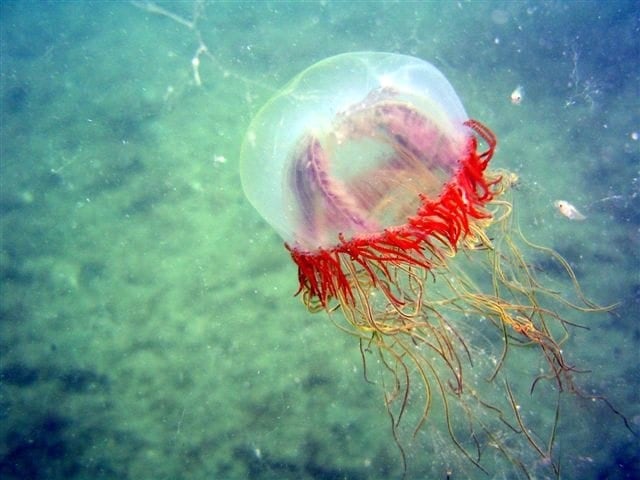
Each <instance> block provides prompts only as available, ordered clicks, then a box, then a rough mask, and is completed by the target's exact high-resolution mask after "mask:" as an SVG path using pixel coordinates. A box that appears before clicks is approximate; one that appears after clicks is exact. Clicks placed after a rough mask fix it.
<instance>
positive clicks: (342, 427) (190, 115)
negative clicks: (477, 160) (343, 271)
mask: <svg viewBox="0 0 640 480" xmlns="http://www.w3.org/2000/svg"><path fill="white" fill-rule="evenodd" d="M639 39H640V6H639V4H638V2H634V1H630V2H609V3H606V4H605V3H604V2H580V3H573V2H556V1H548V2H518V3H512V2H429V3H423V2H416V3H414V2H351V3H342V2H313V3H312V2H179V3H178V2H157V3H150V2H144V1H140V2H129V3H127V2H38V3H34V2H2V3H0V99H1V102H2V103H1V107H0V121H1V123H0V129H1V130H0V222H1V223H0V228H1V244H0V276H1V277H0V282H1V284H0V288H1V291H0V477H2V478H3V479H13V478H48V479H56V478H65V479H81V478H92V479H96V478H98V479H99V478H118V479H126V478H130V479H141V478H149V479H151V478H153V479H163V478H164V479H178V478H189V479H200V478H201V479H204V478H207V479H211V478H216V479H217V478H220V479H245V478H247V479H260V480H261V479H282V478H292V479H293V478H295V479H386V478H401V477H402V475H403V471H402V463H401V461H400V455H399V452H398V448H397V446H396V444H395V442H394V440H393V437H392V434H391V429H390V425H389V417H388V416H387V412H386V409H385V406H384V397H383V391H382V388H381V387H380V385H371V384H369V383H367V382H366V381H365V380H364V378H363V371H362V370H363V367H362V359H361V355H360V351H359V349H358V345H357V342H356V341H355V340H354V339H353V338H352V337H350V336H348V335H344V334H342V333H341V332H340V331H339V330H337V329H336V328H335V326H334V325H332V322H331V321H330V320H329V319H328V318H327V316H326V315H325V314H322V313H318V314H311V313H309V312H308V311H307V309H306V308H305V307H304V305H303V304H302V302H301V301H300V300H299V299H296V298H293V294H294V293H295V291H296V289H297V286H298V285H297V276H296V270H295V268H294V265H293V263H292V262H291V258H290V256H289V254H288V252H287V251H286V250H285V248H284V247H283V244H282V241H281V239H280V238H279V237H278V236H277V235H276V234H275V233H274V232H273V231H272V230H271V228H270V227H269V226H268V225H267V224H266V223H265V222H264V221H263V220H262V219H261V218H260V216H259V215H258V214H257V213H256V212H255V211H254V210H253V208H252V207H251V206H250V205H249V204H248V202H247V201H246V200H245V198H244V194H243V192H242V188H241V186H240V179H239V174H238V157H239V150H240V144H241V143H242V139H243V136H244V134H245V131H246V129H247V127H248V125H249V122H250V120H251V118H252V117H253V116H254V115H255V114H256V113H257V111H258V110H259V109H260V107H261V106H262V105H263V104H264V103H265V102H266V101H267V100H268V99H269V98H270V97H271V96H272V95H273V94H274V93H276V92H277V91H278V89H279V88H281V87H282V86H283V85H284V84H286V82H287V81H288V80H289V79H290V78H292V77H293V76H294V75H296V74H297V73H299V72H300V71H302V70H304V69H305V68H307V67H308V66H310V65H312V64H313V63H315V62H317V61H319V60H322V59H323V58H325V57H328V56H331V55H335V54H339V53H344V52H349V51H360V50H378V51H389V52H397V53H403V54H407V55H412V56H416V57H419V58H422V59H424V60H427V61H429V62H431V63H433V64H434V65H435V66H436V67H438V68H439V69H440V70H441V71H442V72H443V73H444V74H445V76H446V77H447V78H448V79H449V81H450V82H451V83H452V85H453V86H454V88H455V90H456V92H457V93H458V95H459V96H460V98H461V99H462V102H463V104H464V106H465V108H466V110H467V112H468V114H469V116H470V117H471V118H476V119H478V120H480V121H482V122H483V123H485V124H486V125H488V126H489V127H490V128H491V129H492V130H493V131H494V132H495V134H496V136H497V137H498V141H499V146H498V150H497V152H496V155H495V158H494V160H493V161H492V165H493V166H495V167H497V168H504V169H507V170H510V171H512V172H515V173H517V175H518V178H519V180H518V185H517V188H516V189H515V191H514V193H513V202H514V216H515V217H516V218H517V221H518V224H519V225H520V227H521V229H522V231H523V232H524V234H525V235H526V236H527V238H529V239H531V240H532V241H535V242H536V243H540V244H544V245H547V246H550V247H553V248H554V249H555V250H557V251H558V252H559V253H561V254H562V255H563V256H564V257H565V258H566V259H567V260H568V262H569V263H570V265H571V267H572V268H573V269H574V270H575V272H576V274H577V276H578V279H579V281H580V282H581V285H582V287H583V289H584V291H585V292H586V294H587V295H588V296H589V297H590V298H592V299H593V300H594V301H596V302H598V303H600V304H603V305H609V304H617V307H616V308H615V310H613V311H612V312H610V313H603V314H588V315H580V314H579V313H575V314H574V315H573V316H572V317H571V318H570V320H572V321H575V322H576V323H579V324H580V325H583V326H585V327H588V328H586V329H585V328H575V329H572V330H571V334H572V335H571V337H570V339H569V340H568V341H567V342H566V344H565V345H563V351H564V353H565V355H566V356H567V358H568V360H569V361H570V362H571V363H573V364H575V365H576V367H577V368H578V369H583V370H588V371H585V372H582V373H576V375H575V380H576V383H577V384H578V385H580V387H581V388H582V389H583V391H585V392H587V393H588V394H594V395H605V396H606V398H607V399H608V400H609V401H610V402H611V404H612V405H613V406H614V407H615V408H616V409H617V410H619V411H620V412H621V413H622V414H624V416H625V417H626V419H627V420H628V422H629V425H630V427H631V429H633V430H635V431H636V432H637V431H638V430H640V405H639V403H640V402H639V400H640V394H639V393H638V392H640V372H639V370H638V363H639V360H640V358H639V353H638V352H639V350H640V324H639V323H638V320H639V319H640V101H639V98H640V87H639V85H640V62H639V58H640V40H639ZM199 47H206V49H207V50H206V51H205V50H204V49H203V48H199ZM194 58H196V59H197V61H196V62H193V59H194ZM518 87H520V88H521V90H519V92H522V98H521V101H519V102H518V101H514V98H513V95H512V93H513V92H514V91H516V89H517V88H518ZM255 174H256V176H263V175H268V174H269V172H255ZM560 199H562V200H566V201H569V202H570V203H572V204H573V205H575V206H576V207H577V208H578V209H579V210H580V211H581V212H582V213H583V214H585V215H586V217H587V218H586V219H585V220H583V221H572V220H570V219H568V218H566V217H565V216H563V215H562V214H561V213H559V212H558V211H557V210H556V208H555V207H554V201H556V200H560ZM534 260H535V259H534ZM536 267H537V268H538V269H540V270H541V272H542V274H544V275H547V276H549V277H551V278H553V277H554V276H555V275H559V272H556V271H554V270H553V266H552V265H544V264H538V265H537V266H536ZM545 267H546V268H547V270H546V271H545ZM558 278H560V277H559V276H558ZM487 281H488V282H489V281H490V279H487ZM565 283H566V288H567V289H568V290H569V289H570V284H569V283H568V282H565ZM514 353H515V354H517V353H518V352H517V351H515V352H511V354H514ZM474 360H475V361H476V362H477V363H478V364H480V365H481V364H482V363H483V362H486V361H487V359H484V358H482V356H478V357H477V358H474ZM528 360H529V357H527V356H526V355H523V356H522V360H521V362H520V365H519V364H518V358H517V355H516V358H513V355H512V357H511V358H510V364H509V374H510V376H511V378H512V379H513V380H514V382H516V383H517V382H520V381H521V382H523V384H526V383H530V382H531V381H532V379H531V378H530V377H526V378H522V379H518V378H517V377H518V372H519V371H525V370H527V367H528V365H526V362H527V361H528ZM565 393H566V395H565V394H563V395H562V399H561V410H560V421H559V427H558V432H557V436H556V441H555V447H554V452H555V455H556V456H557V460H558V461H559V463H560V465H561V472H560V474H561V477H562V478H581V479H604V478H608V479H633V478H639V477H640V452H639V449H638V438H637V437H634V435H633V434H632V433H631V432H630V431H629V429H627V428H625V425H624V422H623V421H622V419H621V418H620V417H618V416H616V415H615V414H614V413H613V412H612V411H611V410H610V409H609V408H607V406H606V405H605V404H604V403H603V402H591V401H590V400H589V399H588V398H583V397H580V396H577V395H572V394H570V393H568V392H565ZM496 394H504V391H503V390H500V391H497V392H496ZM416 403H417V404H418V405H416V407H417V408H421V407H420V406H419V400H418V401H417V402H416ZM411 406H412V403H411V400H410V402H409V408H410V407H411ZM529 413H530V414H531V416H532V417H533V418H541V419H547V420H548V419H549V418H552V417H553V415H554V411H553V409H549V408H548V405H547V404H546V403H545V402H541V404H540V410H539V411H536V412H529ZM436 423H437V422H436ZM446 437H447V434H446V431H444V432H443V431H442V430H441V429H440V430H439V429H437V428H435V427H434V428H432V429H430V428H429V424H428V423H427V424H426V425H425V426H424V428H423V430H422V432H421V433H420V435H419V436H416V437H415V438H414V437H413V436H412V435H411V432H408V433H407V435H406V437H405V438H402V439H401V441H403V442H404V444H405V445H406V452H407V462H408V464H409V468H408V471H407V472H406V478H411V479H413V478H415V479H425V478H428V479H445V478H450V479H460V478H509V477H508V474H507V473H506V472H499V471H498V472H492V475H491V476H487V475H486V474H485V473H483V472H482V471H480V470H478V469H476V468H475V467H473V465H468V463H467V462H465V461H464V459H460V458H457V457H460V452H458V451H457V450H456V449H455V447H454V446H453V445H452V444H451V442H450V440H449V439H448V438H446ZM538 467H540V468H538ZM542 467H544V466H543V465H534V464H532V465H528V470H529V472H530V474H531V476H532V478H547V477H545V474H543V473H540V472H544V471H545V470H544V469H543V468H542Z"/></svg>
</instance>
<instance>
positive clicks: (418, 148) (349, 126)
mask: <svg viewBox="0 0 640 480" xmlns="http://www.w3.org/2000/svg"><path fill="white" fill-rule="evenodd" d="M335 132H336V136H337V137H338V138H340V139H341V142H348V141H355V142H357V141H359V140H362V139H373V140H375V141H376V142H379V143H380V144H381V145H386V146H387V147H388V148H385V149H381V151H387V152H392V154H391V155H388V154H387V156H386V157H385V158H377V159H372V161H371V166H370V167H368V168H366V169H363V170H361V171H357V172H352V174H351V175H350V176H349V178H336V175H334V174H332V161H335V152H334V151H333V148H331V149H330V150H329V151H327V150H325V149H324V148H323V145H322V144H321V141H320V140H319V139H318V138H316V137H314V136H308V137H306V138H305V140H304V141H303V142H302V143H301V145H300V147H299V149H298V151H297V155H296V158H295V160H294V163H295V166H294V171H293V179H292V180H293V184H294V185H293V187H294V192H295V194H296V195H297V200H298V205H299V206H300V210H301V217H302V218H301V220H302V224H303V225H301V226H300V227H301V228H303V229H304V231H303V232H300V233H303V234H304V236H305V237H306V238H313V239H314V240H316V241H317V242H318V245H321V246H328V245H333V244H335V243H336V242H337V241H338V235H339V234H344V235H345V236H347V237H349V236H351V235H354V234H366V233H375V232H378V231H380V230H382V229H383V228H385V227H390V226H395V225H399V224H402V223H404V222H405V220H406V218H407V217H409V216H410V215H413V214H415V212H416V210H417V208H418V207H419V205H420V195H427V196H429V197H433V198H435V197H436V196H437V195H438V194H439V193H440V190H441V189H442V186H443V185H444V183H446V181H447V180H448V178H449V177H450V175H451V174H452V173H453V171H454V169H455V166H456V162H457V160H458V157H459V155H460V152H456V150H455V149H454V147H453V144H452V142H451V141H450V140H449V139H448V138H447V137H446V136H444V135H443V133H442V132H441V131H440V130H439V129H438V127H437V126H436V125H434V124H433V122H431V121H430V120H429V119H428V118H426V117H424V116H423V115H421V114H420V113H419V112H417V111H416V110H415V109H414V108H412V107H411V106H409V105H407V104H405V103H392V102H379V103H376V104H374V105H368V106H365V107H362V108H360V109H357V110H355V111H354V110H352V111H351V112H349V114H348V115H344V116H342V117H340V120H339V124H338V125H337V126H336V129H335ZM335 148H340V147H339V145H338V146H337V147H335Z"/></svg>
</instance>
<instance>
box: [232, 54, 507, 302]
mask: <svg viewBox="0 0 640 480" xmlns="http://www.w3.org/2000/svg"><path fill="white" fill-rule="evenodd" d="M474 129H475V130H478V131H479V132H480V134H481V135H483V136H484V137H486V139H487V141H488V143H489V144H490V148H489V151H488V152H486V153H485V154H483V155H477V154H476V152H475V150H476V139H475V137H474V131H473V130H474ZM494 146H495V140H494V139H493V135H492V134H491V133H490V132H489V131H488V130H487V129H485V128H484V127H482V125H480V124H479V123H477V122H474V121H470V120H468V117H467V114H466V112H465V110H464V107H463V106H462V104H461V102H460V99H459V98H458V96H457V95H456V93H455V91H454V89H453V87H452V86H451V84H450V83H449V82H448V81H447V79H446V78H445V77H444V75H443V74H442V73H440V71H439V70H438V69H437V68H435V67H434V66H433V65H431V64H430V63H428V62H425V61H423V60H420V59H417V58H414V57H409V56H406V55H398V54H392V53H379V52H356V53H347V54H343V55H338V56H335V57H331V58H328V59H326V60H324V61H321V62H319V63H317V64H315V65H313V66H312V67H310V68H308V69H307V70H305V71H303V72H302V73H301V74H299V75H298V76H297V77H295V78H294V79H293V80H292V81H291V82H290V83H289V84H288V85H287V86H286V87H285V88H284V89H283V90H282V91H281V92H280V93H279V94H278V95H276V96H275V97H274V98H273V99H271V101H269V102H268V103H267V104H266V105H265V106H264V108H263V109H262V110H261V111H260V112H259V113H258V114H257V115H256V117H255V118H254V120H253V121H252V123H251V126H250V128H249V131H248V133H247V135H246V138H245V142H244V144H243V147H242V153H241V178H242V183H243V187H244V190H245V193H246V195H247V198H248V199H249V200H250V201H251V203H252V204H253V205H254V207H255V208H256V209H257V210H258V211H259V212H260V213H261V214H262V216H263V217H264V218H265V219H266V220H267V221H268V222H269V223H270V224H271V226H272V227H273V228H274V229H275V230H276V231H277V232H278V233H279V234H280V235H281V236H282V238H283V239H284V240H285V242H286V244H287V247H288V248H289V250H290V251H291V254H292V257H293V259H294V261H295V262H296V264H298V266H299V268H300V283H301V290H304V291H305V292H306V294H307V295H308V296H309V297H310V298H314V299H317V300H318V301H319V302H320V303H321V304H322V305H325V306H326V305H327V303H328V301H329V300H330V299H331V298H336V297H343V299H346V300H347V301H348V300H349V299H350V298H349V297H351V296H352V292H351V291H350V289H349V288H348V287H347V285H348V284H349V280H348V279H347V278H346V276H345V272H344V268H343V267H344V265H342V259H341V258H340V256H341V255H343V254H345V255H347V256H348V257H350V258H352V259H354V258H358V259H360V260H361V263H362V264H363V265H366V267H365V269H366V270H368V272H369V273H370V274H371V275H370V276H371V278H370V280H371V281H372V282H373V283H378V282H377V280H376V277H375V276H374V274H373V271H372V270H370V268H372V267H371V265H372V264H378V265H377V266H378V267H380V268H382V270H383V271H384V270H385V267H384V266H383V265H382V266H381V265H380V264H384V263H385V262H387V260H389V259H391V260H392V261H393V260H395V259H397V258H398V255H402V256H406V260H408V261H410V262H415V263H417V264H419V265H422V266H428V264H429V263H430V262H431V261H432V260H431V259H430V258H428V256H425V254H424V252H425V247H427V250H428V252H429V254H430V255H431V256H434V255H435V256H436V257H437V256H441V255H442V251H441V248H440V247H437V246H435V245H434V242H435V241H437V240H440V241H442V243H443V245H442V247H443V248H444V249H445V250H452V249H453V250H455V248H456V246H457V243H458V241H459V239H460V238H461V237H464V236H465V235H466V234H468V233H469V232H470V231H471V229H470V223H471V220H472V219H473V218H476V219H479V218H482V217H484V216H486V215H485V214H484V213H483V212H481V211H480V209H479V207H481V206H482V205H483V204H484V203H486V202H487V201H488V200H490V199H491V194H490V193H489V188H488V185H489V182H488V181H487V180H485V179H484V178H483V175H482V172H483V170H484V169H485V167H486V165H487V163H488V160H489V159H490V157H491V154H492V153H493V148H494Z"/></svg>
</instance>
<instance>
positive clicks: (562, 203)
mask: <svg viewBox="0 0 640 480" xmlns="http://www.w3.org/2000/svg"><path fill="white" fill-rule="evenodd" d="M553 206H554V207H556V209H557V210H558V211H559V212H560V213H561V214H562V215H564V216H565V217H567V218H568V219H569V220H584V219H585V218H587V217H585V216H584V215H583V214H581V213H580V212H579V211H578V209H577V208H576V207H574V206H573V205H571V204H570V203H569V202H567V201H566V200H556V201H555V202H553Z"/></svg>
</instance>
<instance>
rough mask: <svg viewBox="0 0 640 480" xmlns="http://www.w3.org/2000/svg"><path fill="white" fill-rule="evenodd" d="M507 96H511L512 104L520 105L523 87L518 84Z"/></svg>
mask: <svg viewBox="0 0 640 480" xmlns="http://www.w3.org/2000/svg"><path fill="white" fill-rule="evenodd" d="M509 98H511V103H513V104H514V105H520V104H521V103H522V99H523V98H524V88H522V86H520V85H518V86H517V87H516V89H515V90H514V91H513V92H511V95H510V97H509Z"/></svg>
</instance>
